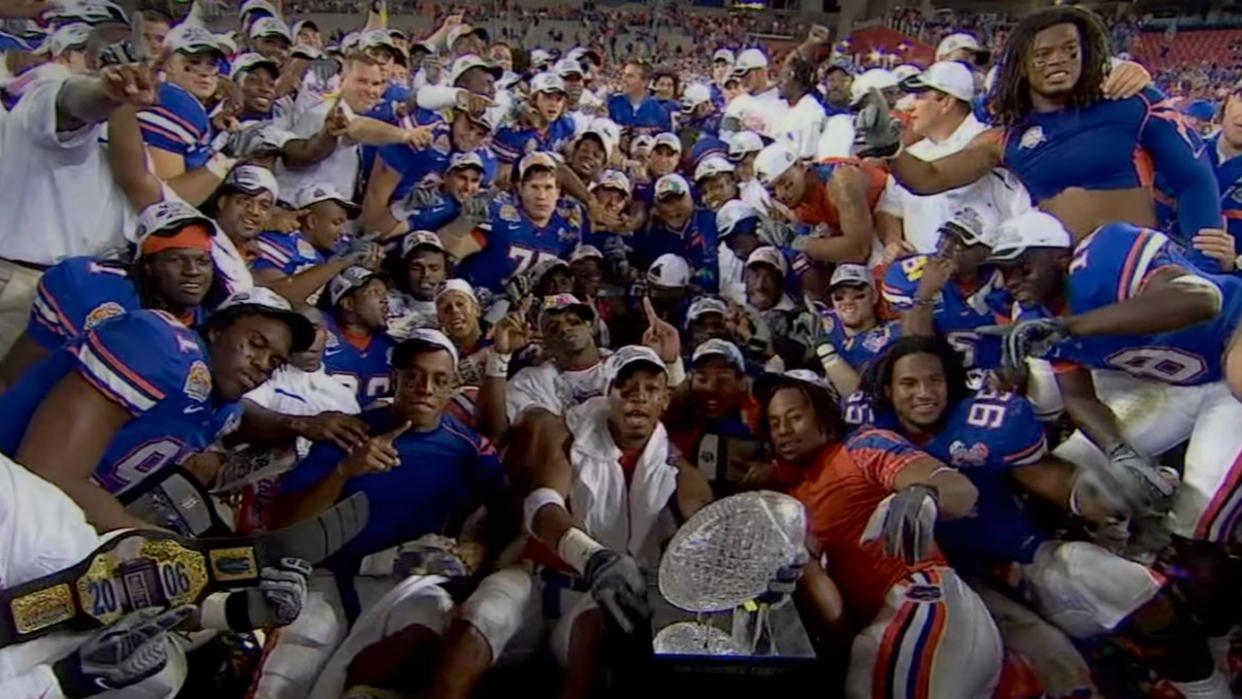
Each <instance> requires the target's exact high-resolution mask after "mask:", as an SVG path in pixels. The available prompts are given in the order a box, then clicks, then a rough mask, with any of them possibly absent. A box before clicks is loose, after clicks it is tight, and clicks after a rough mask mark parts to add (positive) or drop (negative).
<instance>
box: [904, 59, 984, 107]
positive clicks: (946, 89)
mask: <svg viewBox="0 0 1242 699" xmlns="http://www.w3.org/2000/svg"><path fill="white" fill-rule="evenodd" d="M900 86H901V89H903V90H905V91H906V92H922V91H924V90H936V91H938V92H943V93H945V94H947V95H952V96H954V97H956V98H957V99H959V100H962V101H963V102H969V101H971V100H972V99H974V97H975V76H974V75H972V74H971V72H970V69H969V68H967V67H966V66H964V65H962V64H961V62H959V61H940V62H939V63H933V64H931V66H929V67H928V68H927V70H925V71H923V72H922V73H919V74H918V75H912V76H910V77H908V78H906V79H905V80H902V81H901V83H900Z"/></svg>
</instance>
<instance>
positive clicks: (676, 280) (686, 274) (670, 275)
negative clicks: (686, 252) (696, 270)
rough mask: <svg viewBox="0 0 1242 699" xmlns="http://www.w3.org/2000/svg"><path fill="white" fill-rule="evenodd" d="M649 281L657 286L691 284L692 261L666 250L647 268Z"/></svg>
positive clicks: (678, 286) (677, 286) (675, 286)
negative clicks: (689, 261)
mask: <svg viewBox="0 0 1242 699" xmlns="http://www.w3.org/2000/svg"><path fill="white" fill-rule="evenodd" d="M647 283H648V284H654V285H656V286H664V287H672V288H680V287H683V286H687V285H689V284H690V263H688V262H686V260H685V258H683V257H682V256H681V255H676V254H674V253H671V252H666V253H664V254H663V255H660V256H659V257H657V258H656V259H655V262H652V263H651V268H650V269H648V270H647Z"/></svg>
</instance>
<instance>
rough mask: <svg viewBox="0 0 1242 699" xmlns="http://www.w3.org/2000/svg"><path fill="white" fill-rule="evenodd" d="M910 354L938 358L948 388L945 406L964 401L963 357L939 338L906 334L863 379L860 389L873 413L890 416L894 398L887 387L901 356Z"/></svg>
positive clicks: (874, 364)
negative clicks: (868, 397)
mask: <svg viewBox="0 0 1242 699" xmlns="http://www.w3.org/2000/svg"><path fill="white" fill-rule="evenodd" d="M912 354H931V355H935V356H936V357H939V358H940V366H941V367H943V368H944V378H945V383H946V384H947V385H948V389H949V400H948V406H946V408H947V407H949V406H953V405H956V404H957V402H958V401H959V400H961V399H963V398H965V397H966V396H967V395H968V394H969V393H970V389H969V388H967V387H966V369H965V368H964V367H963V366H962V357H961V355H960V354H958V352H957V350H955V349H953V347H951V346H950V345H949V343H948V342H946V341H945V340H944V338H942V337H940V336H939V335H935V336H933V335H907V336H906V337H903V338H901V339H899V340H897V341H896V342H894V343H893V344H892V345H890V346H889V348H888V350H886V351H885V352H884V354H883V355H881V356H880V358H879V360H878V361H875V362H872V364H871V366H870V367H868V368H867V371H866V373H865V374H864V376H863V386H865V387H866V391H867V394H868V395H869V396H870V397H871V406H872V408H874V409H875V412H876V413H889V412H892V410H893V398H892V396H891V395H889V387H890V386H892V383H893V367H895V366H897V361H898V360H900V359H901V358H902V357H908V356H910V355H912Z"/></svg>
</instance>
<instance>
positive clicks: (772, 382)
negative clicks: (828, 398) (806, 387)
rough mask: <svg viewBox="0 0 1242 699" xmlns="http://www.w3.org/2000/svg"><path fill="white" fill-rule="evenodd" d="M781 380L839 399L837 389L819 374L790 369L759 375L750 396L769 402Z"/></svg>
mask: <svg viewBox="0 0 1242 699" xmlns="http://www.w3.org/2000/svg"><path fill="white" fill-rule="evenodd" d="M782 379H793V380H794V381H801V382H802V383H808V384H810V385H812V386H817V387H819V388H822V389H824V390H826V391H828V393H829V394H831V395H832V396H833V397H834V398H837V399H838V400H839V399H840V397H839V396H838V395H837V389H836V388H835V387H834V386H833V385H832V384H830V383H828V380H827V379H825V378H824V377H822V376H820V375H819V374H816V373H815V372H813V371H811V370H810V369H790V370H789V371H786V372H784V373H778V372H771V371H769V372H765V373H763V374H760V375H759V376H757V377H755V381H754V389H753V390H752V394H753V395H754V396H755V397H757V398H759V399H760V400H764V401H766V400H769V399H770V398H771V397H772V390H773V389H774V388H775V387H776V386H777V385H778V384H779V383H780V382H781V380H782Z"/></svg>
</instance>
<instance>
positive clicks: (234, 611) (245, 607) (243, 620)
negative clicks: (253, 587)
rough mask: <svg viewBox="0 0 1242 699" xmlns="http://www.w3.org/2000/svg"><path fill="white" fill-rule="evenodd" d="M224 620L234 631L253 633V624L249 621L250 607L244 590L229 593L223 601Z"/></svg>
mask: <svg viewBox="0 0 1242 699" xmlns="http://www.w3.org/2000/svg"><path fill="white" fill-rule="evenodd" d="M224 620H225V621H226V622H228V625H229V628H230V629H232V630H234V631H253V630H254V624H252V623H251V621H250V605H249V600H248V599H247V592H246V590H238V591H237V592H232V593H229V596H228V598H227V599H226V600H224Z"/></svg>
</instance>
